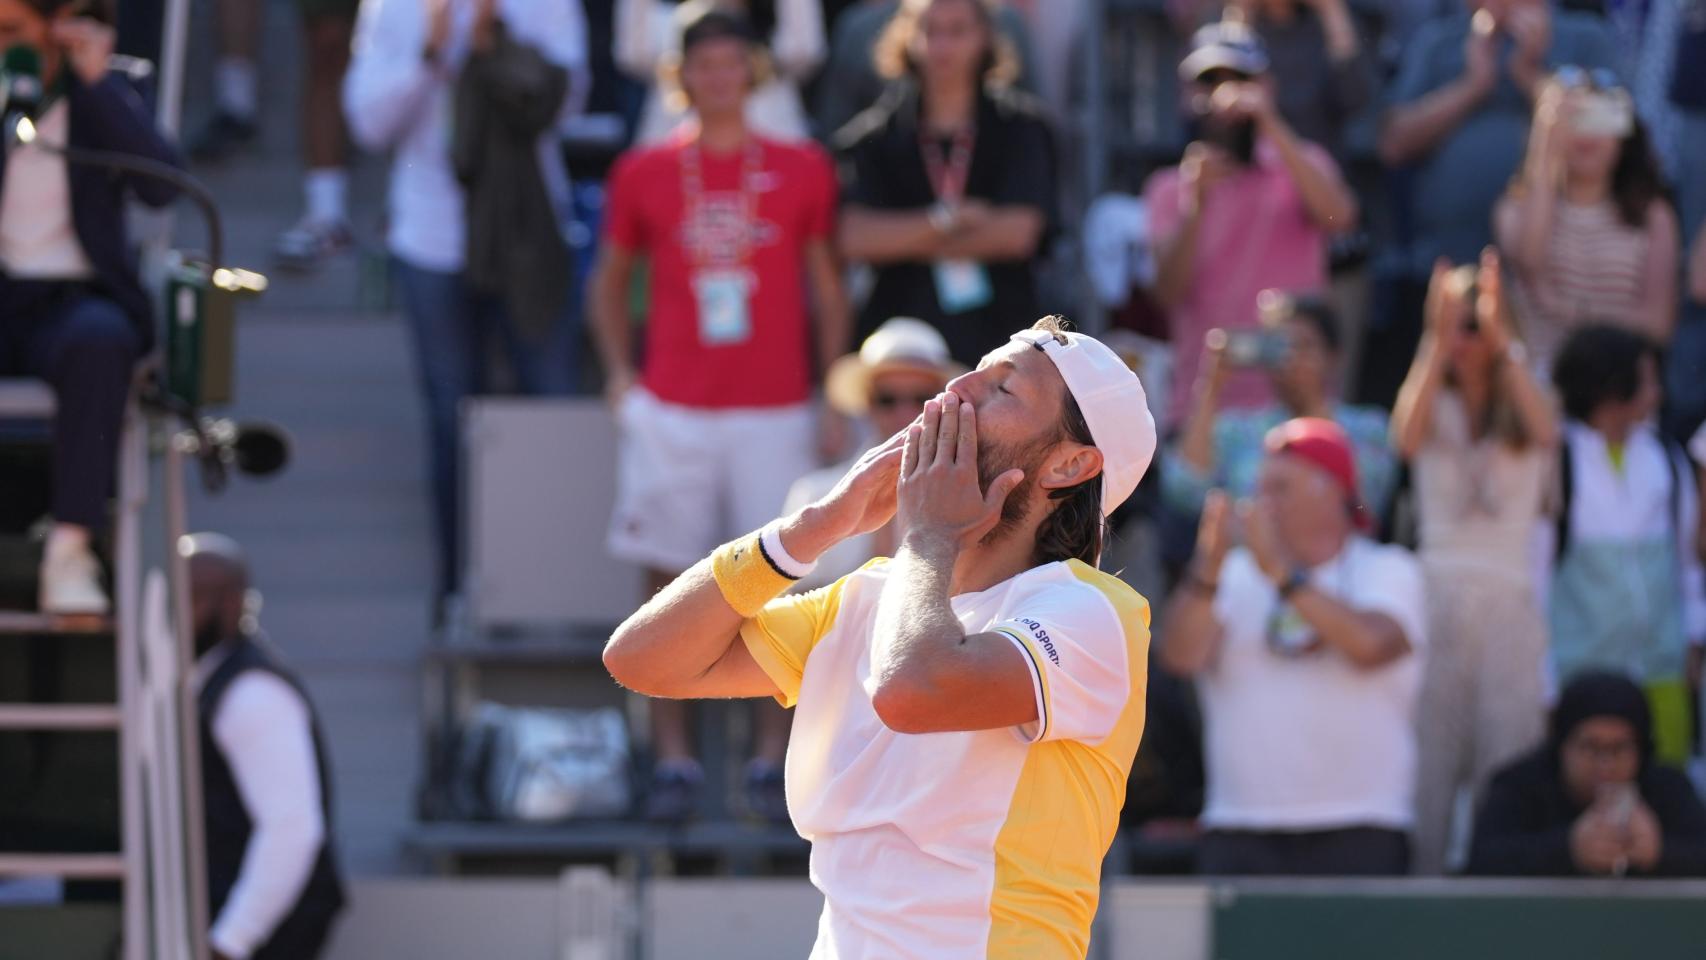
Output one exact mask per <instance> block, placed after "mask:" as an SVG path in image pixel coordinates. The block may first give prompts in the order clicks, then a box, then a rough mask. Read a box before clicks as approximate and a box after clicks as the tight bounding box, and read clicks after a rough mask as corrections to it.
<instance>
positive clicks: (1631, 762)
mask: <svg viewBox="0 0 1706 960" xmlns="http://www.w3.org/2000/svg"><path fill="white" fill-rule="evenodd" d="M1652 723H1653V721H1652V714H1651V711H1650V708H1649V707H1648V706H1647V696H1646V694H1645V693H1643V692H1642V690H1641V688H1640V687H1638V686H1636V685H1635V683H1634V681H1632V680H1630V679H1629V678H1628V677H1625V676H1622V675H1620V674H1615V673H1599V672H1594V673H1582V674H1578V675H1577V676H1576V677H1575V679H1573V680H1571V681H1570V683H1569V684H1568V685H1567V686H1565V688H1564V692H1563V694H1562V695H1561V696H1560V697H1559V698H1558V705H1557V707H1556V708H1555V709H1554V711H1553V715H1552V729H1551V732H1550V735H1549V736H1548V737H1547V738H1546V741H1545V742H1544V743H1542V744H1541V745H1540V746H1539V747H1537V748H1535V749H1534V751H1533V752H1532V753H1530V754H1528V755H1527V756H1525V757H1523V758H1522V759H1520V760H1518V761H1516V762H1515V763H1512V764H1511V765H1510V766H1508V767H1506V768H1504V769H1503V770H1501V771H1499V773H1498V775H1497V776H1495V777H1494V778H1493V782H1492V784H1491V786H1489V788H1488V790H1487V797H1486V800H1485V802H1483V803H1482V805H1481V808H1480V812H1479V814H1478V815H1477V816H1476V818H1475V836H1474V840H1473V842H1472V843H1471V846H1470V851H1469V872H1470V873H1472V874H1482V875H1492V876H1556V877H1567V876H1599V877H1621V876H1653V877H1698V876H1706V806H1702V805H1701V802H1700V797H1699V796H1698V795H1697V794H1696V793H1695V791H1694V786H1693V785H1692V784H1691V783H1689V781H1688V778H1687V777H1685V776H1683V775H1682V773H1681V772H1679V771H1677V770H1675V769H1672V768H1670V767H1666V766H1663V765H1660V764H1658V763H1655V762H1654V760H1653V736H1652Z"/></svg>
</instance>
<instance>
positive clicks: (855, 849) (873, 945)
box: [741, 560, 1149, 960]
mask: <svg viewBox="0 0 1706 960" xmlns="http://www.w3.org/2000/svg"><path fill="white" fill-rule="evenodd" d="M890 570H891V567H890V565H889V564H888V562H887V561H885V560H874V561H872V562H871V563H869V564H867V565H865V566H864V567H862V568H861V569H859V570H858V571H856V572H855V573H852V574H850V575H848V576H847V577H844V578H842V579H841V580H838V581H836V582H835V583H833V584H831V585H830V586H827V587H824V588H822V589H820V590H814V591H811V592H810V593H803V594H796V595H789V596H784V597H781V598H779V599H777V600H775V601H772V602H771V603H770V604H769V605H768V606H766V607H765V608H764V610H763V611H762V612H760V613H759V614H758V616H756V617H754V618H753V619H751V620H748V621H747V622H746V624H745V625H744V626H743V627H742V628H741V636H742V638H743V639H744V640H745V642H746V645H747V649H749V650H750V651H752V655H753V657H754V658H755V659H756V660H757V661H758V663H759V664H760V665H761V666H762V667H763V668H764V671H765V673H767V674H769V676H770V677H771V679H773V680H774V681H775V682H776V685H777V686H778V687H779V688H780V690H781V697H780V699H781V701H782V703H783V704H784V705H786V706H794V705H796V704H797V709H796V710H795V714H794V728H793V739H792V740H791V742H790V743H789V744H788V764H787V788H788V808H789V811H790V812H791V814H792V816H793V820H794V826H795V828H796V829H798V830H799V832H800V835H801V836H803V837H805V838H806V839H807V840H810V841H811V842H812V855H811V879H812V883H814V884H816V886H817V887H818V889H819V890H822V891H823V893H824V898H825V905H824V911H823V916H822V918H821V919H820V921H819V924H818V937H817V946H816V948H815V949H814V950H813V951H812V958H813V960H879V958H880V960H896V958H928V960H958V958H972V957H989V958H1025V960H1051V958H1057V957H1060V958H1064V957H1082V956H1084V954H1085V951H1086V950H1087V949H1088V948H1089V942H1090V921H1091V919H1092V918H1093V917H1094V916H1095V913H1096V902H1097V898H1098V896H1099V895H1100V873H1101V864H1102V857H1103V856H1104V855H1105V854H1106V853H1107V850H1108V845H1109V844H1110V843H1111V842H1112V841H1113V837H1114V829H1115V827H1116V826H1117V823H1118V820H1119V813H1120V808H1121V806H1123V805H1124V802H1125V785H1126V776H1127V774H1128V772H1129V771H1130V769H1131V762H1132V757H1133V756H1134V755H1135V754H1136V752H1137V744H1138V741H1139V740H1140V739H1141V738H1142V736H1143V714H1144V693H1145V688H1146V685H1147V681H1148V670H1147V663H1148V650H1149V604H1148V602H1147V601H1145V600H1144V599H1143V597H1141V596H1139V595H1138V594H1137V592H1136V591H1134V590H1132V589H1131V588H1130V587H1128V586H1126V585H1125V584H1124V583H1122V582H1121V581H1120V580H1118V579H1116V578H1115V577H1113V576H1110V575H1108V574H1105V573H1102V572H1101V571H1098V570H1096V569H1094V568H1093V567H1090V566H1087V565H1086V564H1083V563H1080V562H1079V561H1076V560H1073V561H1069V562H1066V563H1050V564H1046V565H1044V566H1041V567H1036V568H1033V569H1031V570H1027V571H1025V572H1024V573H1021V574H1019V575H1018V576H1016V577H1013V578H1011V579H1009V580H1007V581H1005V582H1003V583H1000V584H998V585H996V586H994V587H992V588H990V589H988V590H984V591H982V592H979V593H968V594H962V595H960V596H957V597H954V598H953V601H952V603H953V610H954V613H955V615H956V616H957V617H958V618H959V621H960V625H961V626H962V627H963V628H964V629H965V630H966V632H967V634H973V633H984V632H990V631H995V632H999V633H1002V634H1005V635H1006V636H1007V637H1008V638H1009V639H1011V640H1012V641H1013V644H1014V646H1016V647H1018V648H1019V650H1020V651H1021V652H1022V653H1023V654H1024V656H1025V661H1026V663H1028V664H1029V665H1030V669H1031V673H1032V682H1033V685H1034V687H1035V691H1036V697H1037V720H1036V722H1035V723H1031V724H1026V725H1025V726H1024V727H1023V728H1005V729H998V730H981V731H975V732H970V733H931V734H903V733H896V732H894V731H893V730H890V729H889V728H888V727H886V726H884V725H883V722H882V720H880V719H879V718H878V717H877V714H876V711H875V710H874V709H872V707H871V695H870V693H869V689H870V684H871V635H872V630H873V627H874V625H875V623H876V616H877V599H878V597H879V595H880V594H881V593H882V589H883V584H884V583H885V582H886V580H887V578H888V575H889V573H890Z"/></svg>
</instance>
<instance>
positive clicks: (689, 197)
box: [681, 137, 762, 267]
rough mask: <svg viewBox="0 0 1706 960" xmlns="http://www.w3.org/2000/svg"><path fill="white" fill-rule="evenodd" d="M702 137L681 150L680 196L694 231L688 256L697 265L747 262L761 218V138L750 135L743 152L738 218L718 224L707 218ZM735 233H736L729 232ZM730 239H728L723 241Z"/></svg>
mask: <svg viewBox="0 0 1706 960" xmlns="http://www.w3.org/2000/svg"><path fill="white" fill-rule="evenodd" d="M699 150H700V148H699V141H697V140H695V141H694V142H692V143H690V144H688V145H687V147H686V149H684V150H682V151H681V199H682V208H683V212H684V213H685V214H686V219H687V223H689V224H691V227H692V228H691V231H690V232H689V235H688V237H687V241H688V242H687V256H688V259H689V261H690V262H691V263H692V264H693V266H695V267H704V266H712V265H716V266H740V265H743V264H745V263H746V261H747V255H748V254H749V253H751V250H752V247H753V245H754V243H755V236H754V235H755V234H756V233H757V219H758V190H757V189H756V187H755V186H754V185H755V184H756V183H757V181H758V168H759V164H760V158H761V153H762V151H761V150H760V149H759V146H758V140H757V139H756V138H754V137H747V139H746V147H745V149H744V150H743V151H742V154H741V169H740V186H739V190H740V202H739V205H738V206H737V210H738V213H739V219H738V220H737V221H736V222H735V223H732V224H726V225H719V224H713V223H710V222H708V221H707V218H706V216H705V209H704V199H705V172H704V164H703V160H702V158H701V156H700V153H699ZM725 230H726V232H727V233H732V234H733V236H732V237H731V236H726V235H725ZM722 241H728V242H726V243H725V242H722Z"/></svg>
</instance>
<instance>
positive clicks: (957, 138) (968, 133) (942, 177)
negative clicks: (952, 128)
mask: <svg viewBox="0 0 1706 960" xmlns="http://www.w3.org/2000/svg"><path fill="white" fill-rule="evenodd" d="M976 142H977V132H976V131H975V130H974V129H973V128H972V127H971V126H970V125H969V124H968V125H967V126H964V127H961V128H960V129H959V130H958V131H956V132H955V133H954V138H953V141H952V142H951V143H949V144H948V145H947V147H945V148H943V147H940V146H939V145H938V144H936V143H933V142H931V138H930V136H929V135H928V134H926V133H923V132H920V133H919V135H918V150H919V152H920V153H922V154H924V172H925V175H927V176H928V177H929V178H930V189H931V191H932V192H934V193H935V194H936V199H937V200H939V201H941V202H942V203H946V204H948V205H950V206H951V205H953V204H956V203H959V202H960V201H961V200H964V199H965V197H966V181H967V179H968V178H969V177H970V175H971V151H972V146H973V145H974V144H975V143H976Z"/></svg>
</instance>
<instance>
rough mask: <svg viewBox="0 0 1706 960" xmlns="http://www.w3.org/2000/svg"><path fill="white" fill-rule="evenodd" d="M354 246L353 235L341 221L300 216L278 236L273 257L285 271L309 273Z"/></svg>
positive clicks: (348, 227)
mask: <svg viewBox="0 0 1706 960" xmlns="http://www.w3.org/2000/svg"><path fill="white" fill-rule="evenodd" d="M354 245H355V233H354V232H352V231H351V230H350V225H349V224H348V223H347V222H345V221H343V220H316V219H314V218H312V217H303V218H302V219H301V220H299V221H297V223H296V226H294V227H291V228H290V229H289V230H286V231H284V232H283V233H281V234H279V235H278V241H277V242H276V243H274V244H273V256H274V257H276V258H277V260H278V265H279V266H280V267H283V268H285V269H287V270H313V269H314V268H316V267H318V266H320V264H322V263H324V262H325V261H327V260H330V259H331V258H333V257H335V256H337V255H338V254H340V253H343V252H344V251H346V250H348V249H349V248H350V247H352V246H354Z"/></svg>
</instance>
